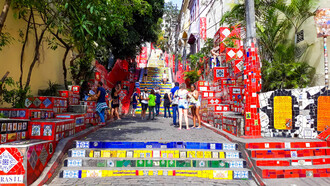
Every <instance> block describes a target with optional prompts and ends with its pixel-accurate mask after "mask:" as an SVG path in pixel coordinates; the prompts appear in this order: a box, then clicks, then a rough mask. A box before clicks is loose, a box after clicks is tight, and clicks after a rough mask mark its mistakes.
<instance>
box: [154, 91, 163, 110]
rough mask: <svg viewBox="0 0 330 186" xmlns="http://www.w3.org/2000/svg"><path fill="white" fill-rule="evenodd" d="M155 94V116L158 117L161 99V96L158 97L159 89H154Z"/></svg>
mask: <svg viewBox="0 0 330 186" xmlns="http://www.w3.org/2000/svg"><path fill="white" fill-rule="evenodd" d="M155 94H156V116H158V115H159V109H160V103H161V100H160V99H161V98H162V96H161V95H160V90H159V87H156V90H155Z"/></svg>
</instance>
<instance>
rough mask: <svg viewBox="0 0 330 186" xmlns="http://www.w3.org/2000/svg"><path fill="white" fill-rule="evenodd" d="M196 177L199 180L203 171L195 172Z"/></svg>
mask: <svg viewBox="0 0 330 186" xmlns="http://www.w3.org/2000/svg"><path fill="white" fill-rule="evenodd" d="M197 177H199V178H201V177H203V171H200V170H199V171H197Z"/></svg>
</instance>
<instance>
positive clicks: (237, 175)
mask: <svg viewBox="0 0 330 186" xmlns="http://www.w3.org/2000/svg"><path fill="white" fill-rule="evenodd" d="M234 179H249V171H234Z"/></svg>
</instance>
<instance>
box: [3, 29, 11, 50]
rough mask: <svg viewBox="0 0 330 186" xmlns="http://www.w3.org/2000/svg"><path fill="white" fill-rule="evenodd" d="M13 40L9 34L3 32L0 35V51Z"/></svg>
mask: <svg viewBox="0 0 330 186" xmlns="http://www.w3.org/2000/svg"><path fill="white" fill-rule="evenodd" d="M12 40H13V37H11V36H10V34H9V33H7V32H4V33H0V51H1V50H2V48H3V47H4V46H6V45H8V44H10V42H11V41H12Z"/></svg>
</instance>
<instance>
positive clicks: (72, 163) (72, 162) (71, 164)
mask: <svg viewBox="0 0 330 186" xmlns="http://www.w3.org/2000/svg"><path fill="white" fill-rule="evenodd" d="M81 166H82V159H68V167H81Z"/></svg>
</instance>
